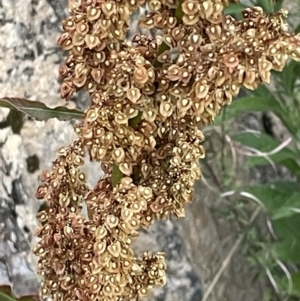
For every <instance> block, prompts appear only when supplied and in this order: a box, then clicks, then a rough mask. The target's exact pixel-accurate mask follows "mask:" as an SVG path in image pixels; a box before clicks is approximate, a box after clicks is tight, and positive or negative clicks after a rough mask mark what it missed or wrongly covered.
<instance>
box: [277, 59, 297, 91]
mask: <svg viewBox="0 0 300 301" xmlns="http://www.w3.org/2000/svg"><path fill="white" fill-rule="evenodd" d="M299 74H300V64H299V62H296V61H290V62H289V63H288V65H287V66H286V67H285V68H284V69H283V71H282V73H281V74H280V77H281V79H282V83H283V85H282V87H283V88H284V89H285V90H286V92H287V93H288V94H290V95H291V96H292V95H293V91H294V87H295V83H296V80H297V78H299Z"/></svg>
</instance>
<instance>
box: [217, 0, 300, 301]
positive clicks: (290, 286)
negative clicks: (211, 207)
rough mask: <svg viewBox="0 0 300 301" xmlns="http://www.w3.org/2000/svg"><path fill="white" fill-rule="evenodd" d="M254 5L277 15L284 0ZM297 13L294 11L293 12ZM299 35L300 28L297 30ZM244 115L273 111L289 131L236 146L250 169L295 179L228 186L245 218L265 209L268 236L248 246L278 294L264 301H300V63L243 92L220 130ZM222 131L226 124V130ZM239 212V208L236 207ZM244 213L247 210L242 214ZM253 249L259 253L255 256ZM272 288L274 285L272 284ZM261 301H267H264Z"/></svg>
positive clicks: (242, 139) (253, 136) (247, 135)
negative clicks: (250, 206) (250, 208)
mask: <svg viewBox="0 0 300 301" xmlns="http://www.w3.org/2000/svg"><path fill="white" fill-rule="evenodd" d="M251 2H252V3H253V4H255V5H258V6H261V7H263V9H264V11H265V12H267V13H272V12H276V11H278V10H279V9H280V8H281V6H282V3H283V1H282V0H279V1H269V0H256V1H254V0H253V1H251ZM241 9H242V5H241V4H238V5H230V7H229V8H228V9H227V11H228V12H229V13H232V14H235V15H238V16H239V15H240V11H241ZM291 14H293V12H292V13H291ZM298 23H299V17H298ZM295 31H296V32H300V24H299V25H298V26H296V30H295ZM245 112H248V113H249V112H272V113H274V114H275V115H276V116H277V117H278V118H279V120H280V122H281V123H282V127H283V128H285V137H284V138H281V137H278V135H276V133H275V135H271V133H270V132H269V131H266V132H255V131H250V130H248V131H244V132H239V133H237V134H235V135H232V136H231V139H232V141H234V143H235V145H236V147H237V148H238V149H239V150H240V151H241V152H242V153H244V154H245V155H246V156H247V162H246V166H245V167H246V168H248V169H249V168H258V167H262V166H268V165H270V168H273V169H278V168H279V167H284V168H285V170H286V173H288V174H289V177H288V178H289V179H290V180H281V181H273V182H272V183H268V184H260V185H252V186H250V185H246V186H237V187H229V189H235V191H237V192H239V193H240V195H241V196H243V199H241V198H239V199H238V200H237V204H238V205H239V210H240V215H241V216H244V214H245V206H241V205H240V204H241V203H244V202H245V199H244V198H246V199H247V200H249V199H251V200H253V201H254V203H255V204H256V205H255V206H260V207H262V209H263V212H264V217H265V219H266V221H268V222H267V223H266V224H268V233H267V235H266V234H262V233H263V232H262V229H261V228H260V227H259V226H258V225H257V226H256V228H255V229H254V228H251V229H248V235H247V240H246V242H245V243H246V244H248V248H249V250H252V251H251V252H250V251H249V252H250V253H249V254H251V255H250V259H251V263H252V264H255V265H256V266H257V268H258V269H260V272H258V275H262V274H263V273H262V271H263V272H264V271H268V273H266V274H265V275H267V276H268V278H269V279H270V287H272V286H273V287H274V289H273V290H270V291H268V292H267V294H266V295H265V296H264V298H263V300H298V299H297V298H299V297H300V272H299V271H300V63H299V62H294V61H290V62H289V63H288V64H287V66H286V68H285V69H284V70H283V72H273V82H272V84H271V85H270V86H261V87H259V88H258V89H257V90H255V91H248V90H246V89H245V90H244V91H243V96H242V97H239V98H238V99H236V100H234V102H233V103H232V105H231V106H229V107H228V108H227V109H226V110H223V113H222V115H221V116H219V117H217V118H216V119H215V124H216V125H218V126H220V125H222V123H223V122H225V125H230V124H231V122H232V120H234V119H238V118H241V117H242V116H245V115H243V114H244V113H245ZM222 126H223V125H222ZM235 208H238V206H235ZM243 210H244V211H243ZM253 250H254V251H253ZM271 283H272V285H271ZM263 300H262V301H263Z"/></svg>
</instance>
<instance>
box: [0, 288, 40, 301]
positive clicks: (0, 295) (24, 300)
mask: <svg viewBox="0 0 300 301" xmlns="http://www.w3.org/2000/svg"><path fill="white" fill-rule="evenodd" d="M0 300H1V301H38V300H39V298H38V296H23V297H20V298H16V297H14V295H13V294H12V292H11V287H10V286H6V285H0Z"/></svg>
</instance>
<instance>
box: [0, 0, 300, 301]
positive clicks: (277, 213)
mask: <svg viewBox="0 0 300 301" xmlns="http://www.w3.org/2000/svg"><path fill="white" fill-rule="evenodd" d="M67 2H68V1H67V0H61V1H56V0H0V98H1V97H4V96H11V97H12V96H15V97H26V98H29V99H32V100H40V101H42V102H44V103H46V104H47V105H48V106H57V105H65V102H64V101H62V100H60V99H59V82H58V68H59V65H60V63H61V62H62V61H63V59H64V56H65V55H66V54H65V53H63V52H62V51H61V50H60V48H59V47H58V46H57V45H56V41H57V39H58V36H59V33H60V32H61V21H62V19H63V18H65V16H66V15H67V9H66V7H67ZM247 5H249V6H253V5H258V6H261V7H263V9H264V11H265V12H266V13H268V14H269V13H273V12H276V11H278V10H279V9H280V8H281V7H284V8H287V9H288V10H289V16H288V19H287V22H288V23H289V25H290V30H291V31H295V32H297V33H298V32H300V1H299V0H289V1H271V0H256V1H254V0H253V1H244V2H242V3H239V4H234V5H233V4H232V5H230V6H229V7H228V8H227V9H226V13H228V14H231V15H233V16H234V17H235V18H241V13H240V12H241V10H242V9H243V8H244V7H246V6H247ZM141 13H143V11H142V10H141V11H139V12H136V14H134V15H133V17H132V18H133V28H136V26H135V24H136V22H137V19H138V18H139V14H141ZM88 104H89V99H88V97H87V96H86V95H85V94H84V93H79V95H77V96H76V98H75V99H74V101H72V102H70V103H68V104H67V106H68V107H70V108H75V107H77V108H78V109H80V110H84V108H86V107H87V106H88ZM203 131H204V134H205V136H206V141H205V143H204V146H205V149H206V158H205V159H204V160H202V162H201V164H202V173H203V179H202V180H201V181H199V182H197V183H196V193H195V200H194V202H193V203H192V204H191V205H189V206H186V218H184V219H180V220H176V219H172V220H170V221H162V222H158V223H156V224H154V225H153V226H152V227H151V228H150V229H149V231H141V237H140V238H139V239H138V240H137V242H136V245H135V250H136V252H137V254H140V253H141V252H143V251H145V250H151V251H153V252H156V251H165V252H166V253H167V261H168V271H167V274H168V279H167V285H166V287H164V288H160V289H155V290H153V293H152V295H151V296H150V297H149V298H148V299H149V300H153V301H154V300H157V301H183V300H184V301H201V300H202V301H207V300H210V301H260V300H261V301H281V300H291V301H294V300H295V301H296V300H299V297H300V271H299V268H300V215H299V213H300V165H299V164H300V62H298V63H297V62H292V61H290V62H289V63H288V64H287V66H286V68H285V69H284V71H283V72H282V73H278V72H273V79H272V81H271V83H270V85H267V86H262V87H260V88H259V89H257V90H256V91H249V90H247V89H243V90H242V91H241V92H240V95H239V96H238V97H237V98H236V99H235V100H234V102H233V104H232V105H231V106H229V107H226V108H225V109H224V110H223V112H222V114H221V115H220V116H219V117H218V118H216V120H215V123H214V124H213V125H211V126H208V127H206V128H204V129H203ZM74 136H75V135H74V133H73V127H72V122H63V121H58V120H56V119H51V120H48V121H46V122H38V121H35V120H31V119H30V118H28V117H26V116H24V115H23V114H21V113H18V112H15V111H10V110H9V109H4V108H0V301H2V300H3V301H7V300H9V301H12V300H15V299H18V300H23V301H32V300H33V299H32V297H28V298H27V297H26V298H25V297H24V296H29V295H35V294H36V292H37V290H38V285H39V281H40V279H39V277H38V276H37V275H36V274H35V266H36V258H35V257H34V256H33V255H32V254H31V252H30V250H31V248H32V246H33V245H34V244H35V243H36V239H35V237H34V236H33V233H34V231H35V228H36V226H37V223H36V220H35V214H36V213H37V212H38V211H39V210H40V207H41V206H42V205H43V204H41V203H40V202H38V201H37V200H36V199H35V190H36V188H37V186H38V183H39V175H40V173H41V171H42V170H43V169H45V168H50V167H51V162H52V161H53V160H54V159H55V151H56V150H57V149H58V148H59V147H60V146H64V145H68V144H69V143H70V142H71V141H72V139H73V138H74ZM85 168H86V170H88V174H90V175H93V177H92V176H90V178H89V184H91V185H93V184H94V183H95V181H96V178H97V176H100V175H101V170H100V167H99V166H95V165H94V164H92V165H89V164H87V166H86V167H85ZM10 290H11V291H12V292H13V294H14V296H15V297H13V299H5V298H8V297H7V296H8V295H7V294H8V292H9V291H10Z"/></svg>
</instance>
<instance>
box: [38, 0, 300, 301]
mask: <svg viewBox="0 0 300 301" xmlns="http://www.w3.org/2000/svg"><path fill="white" fill-rule="evenodd" d="M145 3H147V5H148V6H149V9H150V13H149V14H147V15H146V16H144V17H142V18H141V20H140V21H139V26H140V27H142V28H145V29H149V30H150V29H153V28H156V29H158V30H160V32H161V34H162V40H163V41H164V43H162V44H161V43H160V41H161V39H159V38H151V37H146V36H143V35H136V36H135V37H134V38H133V40H132V41H131V43H130V42H128V41H126V40H125V34H126V31H127V29H128V26H129V17H130V14H131V13H132V12H134V11H135V10H136V9H138V8H139V7H140V6H143V5H145ZM228 3H229V1H228V0H208V1H193V0H182V1H171V0H163V1H156V0H148V1H145V0H134V1H133V0H130V1H129V0H120V1H110V0H108V1H99V0H70V2H69V11H70V16H69V17H68V18H67V19H66V20H64V21H63V30H64V32H63V34H62V35H61V37H60V38H59V41H58V43H59V45H60V46H61V47H62V49H63V50H67V51H68V52H69V56H68V57H67V58H66V61H65V63H64V64H63V65H62V66H61V68H60V77H61V79H62V85H61V96H62V98H65V99H69V98H71V97H72V95H73V94H74V93H76V92H77V91H79V90H86V91H88V93H89V95H90V98H91V102H92V104H91V106H90V107H89V108H88V109H87V110H86V111H85V113H84V117H83V120H82V122H81V123H80V124H79V125H77V126H76V127H75V132H76V134H77V138H76V139H75V140H74V141H73V143H72V144H71V145H69V146H67V147H63V148H61V149H60V150H59V151H58V152H57V159H56V160H55V162H54V163H53V167H52V170H50V171H44V173H43V174H42V176H41V180H42V184H41V185H40V186H39V188H38V191H37V198H38V199H43V200H46V201H47V204H48V208H47V209H45V210H44V211H42V212H40V213H39V214H38V216H37V218H38V220H39V221H40V224H41V225H40V227H39V228H38V229H37V233H36V235H37V236H38V237H39V238H40V239H41V240H40V241H39V243H38V244H37V246H36V248H35V249H34V253H35V254H36V255H37V256H39V263H38V269H39V273H40V274H41V275H42V276H43V277H44V281H43V283H42V286H41V295H42V296H51V297H52V298H53V299H54V300H55V301H69V300H88V301H93V300H103V301H119V300H123V299H129V300H130V299H135V298H140V297H145V296H147V295H148V294H149V292H150V290H151V289H152V288H153V287H154V286H162V285H164V284H165V282H166V276H165V274H166V264H165V254H164V253H163V252H158V253H157V254H152V253H150V252H145V253H144V254H143V256H142V257H137V256H136V255H135V253H134V250H133V249H132V242H133V241H134V240H135V239H136V238H137V237H138V235H139V233H138V230H139V228H145V229H147V228H148V227H149V226H150V225H151V224H152V223H153V222H154V221H156V220H159V219H161V218H168V217H169V216H170V215H175V216H176V217H183V216H184V205H185V204H187V203H190V202H191V201H192V199H193V191H194V183H195V181H196V180H197V179H199V178H200V177H201V171H200V166H199V161H200V159H202V158H204V156H205V151H204V148H203V146H202V142H203V141H204V135H203V133H202V132H201V130H200V129H201V127H203V126H205V125H207V124H209V123H211V122H212V121H213V120H214V118H215V116H217V115H219V114H220V111H221V109H222V108H223V107H224V106H225V105H228V104H230V103H231V101H232V99H233V97H234V96H236V95H237V94H238V93H239V90H240V88H242V87H246V88H248V89H255V88H256V87H258V86H259V85H260V84H262V83H263V82H269V80H270V75H271V73H270V70H271V69H275V70H278V71H280V70H282V69H283V67H284V65H285V63H286V60H287V59H288V57H291V58H292V59H296V60H300V36H299V35H294V34H291V33H288V32H287V31H286V26H285V24H284V23H283V18H282V16H284V15H285V13H286V12H285V11H280V12H278V13H276V14H272V15H271V16H266V15H264V13H263V11H262V9H261V8H259V7H254V8H248V9H245V10H244V11H243V16H244V19H243V20H235V19H234V18H232V17H231V16H225V15H224V13H223V9H224V7H225V6H226V5H228ZM167 45H171V46H172V47H170V46H167ZM171 48H172V49H176V50H178V56H176V57H175V58H174V57H172V56H171V50H172V49H171ZM86 154H89V157H90V160H91V161H92V162H95V164H99V163H101V167H102V169H103V171H104V173H105V175H104V176H103V177H101V178H100V179H99V180H98V182H97V184H96V185H95V187H93V188H90V187H88V185H87V183H86V175H85V174H84V172H82V166H83V164H84V160H85V158H86ZM83 205H86V206H87V210H88V217H86V216H83V215H82V212H81V211H82V206H83Z"/></svg>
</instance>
